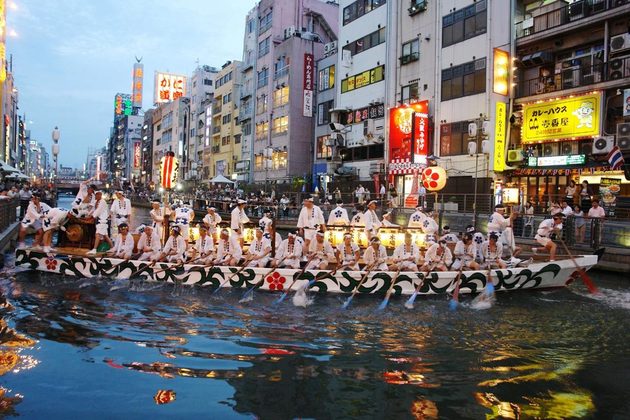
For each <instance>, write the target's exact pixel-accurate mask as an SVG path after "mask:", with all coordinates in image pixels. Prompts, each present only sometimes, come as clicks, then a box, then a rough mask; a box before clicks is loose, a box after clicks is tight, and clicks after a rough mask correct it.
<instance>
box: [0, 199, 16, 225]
mask: <svg viewBox="0 0 630 420" xmlns="http://www.w3.org/2000/svg"><path fill="white" fill-rule="evenodd" d="M19 208H20V201H19V200H18V199H17V198H10V199H2V200H0V232H3V231H4V230H5V229H6V228H8V227H9V226H11V225H12V224H13V223H14V222H15V221H16V220H17V213H18V211H19Z"/></svg>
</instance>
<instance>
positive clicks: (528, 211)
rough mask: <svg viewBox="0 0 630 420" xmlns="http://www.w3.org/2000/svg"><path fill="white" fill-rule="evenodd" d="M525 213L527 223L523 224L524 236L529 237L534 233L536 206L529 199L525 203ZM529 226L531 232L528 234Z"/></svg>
mask: <svg viewBox="0 0 630 420" xmlns="http://www.w3.org/2000/svg"><path fill="white" fill-rule="evenodd" d="M523 214H524V216H525V224H524V226H523V237H525V238H529V237H531V235H532V233H534V206H533V204H532V202H531V201H528V202H527V203H525V209H524V211H523ZM527 227H529V233H527V234H526V233H525V231H526V230H527Z"/></svg>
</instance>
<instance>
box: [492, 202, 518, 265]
mask: <svg viewBox="0 0 630 420" xmlns="http://www.w3.org/2000/svg"><path fill="white" fill-rule="evenodd" d="M504 214H505V207H503V205H502V204H497V205H496V206H494V213H492V216H490V220H489V222H488V234H491V233H496V235H497V237H499V238H501V241H500V243H499V245H500V246H503V244H505V245H507V246H508V248H510V252H511V253H512V257H516V256H518V254H520V252H521V248H520V247H517V246H516V242H515V241H514V232H513V231H512V223H513V221H514V219H515V218H516V216H517V215H518V213H517V212H515V211H514V212H512V214H511V215H510V217H508V218H506V217H505V216H504Z"/></svg>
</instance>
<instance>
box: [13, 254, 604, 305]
mask: <svg viewBox="0 0 630 420" xmlns="http://www.w3.org/2000/svg"><path fill="white" fill-rule="evenodd" d="M70 251H71V250H68V249H66V250H64V249H57V250H56V252H57V253H56V254H46V253H44V252H43V251H41V250H37V249H28V248H27V249H18V250H17V251H16V260H15V265H16V266H26V267H28V268H30V269H33V270H37V271H42V272H46V273H55V274H62V275H66V276H76V277H80V278H92V277H109V278H112V279H128V278H129V276H131V275H132V274H134V273H137V274H136V275H135V276H136V277H137V278H140V279H144V280H147V281H153V282H161V283H177V284H184V285H197V286H202V287H209V288H217V287H219V285H220V284H222V283H223V282H224V281H225V280H227V279H228V278H229V279H230V281H229V282H227V283H226V284H225V285H224V287H232V288H250V287H253V286H254V285H257V284H259V283H261V285H260V289H261V290H269V291H282V290H286V288H287V287H288V285H289V284H291V282H292V281H293V280H297V281H296V283H295V285H294V286H293V290H297V289H299V288H301V287H303V286H305V285H307V284H308V282H309V281H311V280H315V282H314V283H313V285H312V290H314V291H316V292H322V293H324V292H330V293H352V292H353V290H354V289H355V288H356V287H357V285H358V284H359V282H360V280H361V278H362V277H363V275H364V274H365V272H362V271H337V272H336V273H334V274H333V272H332V271H328V270H308V271H305V272H304V273H303V274H302V275H301V276H300V272H301V270H295V269H278V270H276V271H274V272H273V273H272V274H269V273H270V271H271V269H269V268H245V269H243V270H242V271H241V272H240V273H238V274H237V272H239V270H241V267H218V266H217V267H207V266H203V265H197V264H185V265H183V266H178V265H177V264H174V263H157V264H155V265H154V266H150V264H149V263H148V262H146V261H136V260H128V261H125V260H122V259H118V258H109V257H104V258H101V257H99V256H87V255H84V254H83V255H82V254H80V253H71V252H70ZM75 251H76V250H75ZM79 252H81V251H79ZM597 260H598V256H597V255H580V256H576V258H575V263H574V262H573V260H571V259H561V260H557V261H553V262H533V263H531V264H530V265H529V266H527V267H518V268H508V269H493V270H491V272H490V275H491V276H492V281H493V283H494V285H495V290H497V291H512V290H521V289H523V290H526V289H546V288H557V287H563V286H565V285H567V284H568V283H570V282H571V281H572V280H573V278H574V273H576V263H577V265H578V266H579V267H580V268H582V269H584V270H588V269H590V268H591V267H593V266H594V265H595V264H597ZM139 270H140V271H139ZM138 271H139V272H138ZM298 276H300V278H298ZM394 277H395V273H394V272H391V271H373V272H370V273H369V275H368V277H367V278H366V280H365V281H364V282H363V284H362V285H361V287H360V288H359V290H358V292H359V293H362V294H385V293H386V291H387V290H388V288H389V286H390V285H391V281H392V279H393V278H394ZM456 278H457V272H456V271H446V272H432V273H430V274H429V275H428V276H427V278H426V280H424V274H423V273H420V272H401V273H400V274H399V275H398V277H397V279H396V284H395V286H394V293H395V294H397V295H410V294H412V293H413V292H414V290H415V288H416V287H417V285H418V284H420V282H423V284H422V287H421V288H420V292H419V294H423V295H435V294H444V293H449V292H451V291H452V290H453V289H454V287H455V284H454V283H455V279H456ZM263 279H264V281H262V282H261V280H263ZM460 281H461V283H460V293H478V292H480V291H481V290H483V289H484V287H485V286H486V283H487V282H488V271H487V270H478V271H463V272H462V276H461V279H460Z"/></svg>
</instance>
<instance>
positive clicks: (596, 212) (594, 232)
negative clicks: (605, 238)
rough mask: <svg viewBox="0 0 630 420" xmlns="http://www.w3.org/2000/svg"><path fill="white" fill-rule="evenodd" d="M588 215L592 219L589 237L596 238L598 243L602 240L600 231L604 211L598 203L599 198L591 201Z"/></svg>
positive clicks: (602, 225) (601, 229) (604, 214)
mask: <svg viewBox="0 0 630 420" xmlns="http://www.w3.org/2000/svg"><path fill="white" fill-rule="evenodd" d="M588 217H589V218H590V219H591V220H592V222H591V223H592V224H591V238H592V239H593V240H597V244H600V243H601V242H602V231H603V227H604V218H605V217H606V211H605V210H604V208H603V207H602V206H600V205H599V200H593V201H592V202H591V208H590V209H588Z"/></svg>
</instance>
